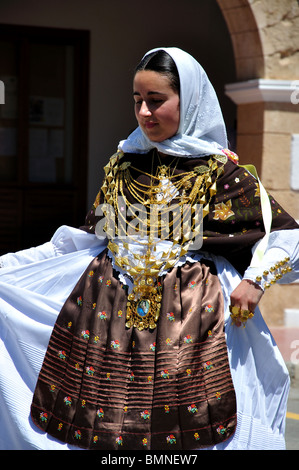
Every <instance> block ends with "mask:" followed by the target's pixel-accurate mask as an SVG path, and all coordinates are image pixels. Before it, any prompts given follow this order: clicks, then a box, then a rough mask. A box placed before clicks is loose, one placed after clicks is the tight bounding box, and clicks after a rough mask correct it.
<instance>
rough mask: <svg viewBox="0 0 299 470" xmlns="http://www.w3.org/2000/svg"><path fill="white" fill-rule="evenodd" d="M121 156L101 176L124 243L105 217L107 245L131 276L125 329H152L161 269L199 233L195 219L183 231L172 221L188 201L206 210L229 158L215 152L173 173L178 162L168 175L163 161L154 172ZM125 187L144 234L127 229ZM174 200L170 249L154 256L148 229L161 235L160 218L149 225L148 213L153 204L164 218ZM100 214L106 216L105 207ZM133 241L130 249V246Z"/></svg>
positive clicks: (155, 243)
mask: <svg viewBox="0 0 299 470" xmlns="http://www.w3.org/2000/svg"><path fill="white" fill-rule="evenodd" d="M122 157H123V153H122V152H117V153H116V154H115V155H113V156H112V157H111V159H110V161H109V163H108V164H107V165H106V166H105V167H104V171H105V178H104V182H103V186H102V191H103V194H104V201H105V203H107V204H110V205H111V206H112V207H113V209H114V213H115V216H116V219H117V221H118V223H119V224H120V225H121V228H122V230H123V233H125V241H123V240H121V239H120V235H121V234H120V233H119V232H120V231H119V227H118V224H115V227H111V226H110V225H109V220H108V222H107V224H106V226H105V227H104V229H105V230H106V233H107V236H108V238H110V241H109V243H108V248H109V250H110V251H111V253H112V254H113V256H114V261H115V264H116V265H117V266H119V267H120V268H121V269H122V270H123V271H125V272H126V273H127V274H128V275H129V276H130V277H131V278H132V279H133V289H132V292H130V294H129V295H128V300H127V317H126V320H127V322H126V327H127V328H131V327H135V328H138V329H139V330H143V329H144V328H150V329H154V328H155V327H156V325H157V321H158V319H159V315H160V308H161V299H162V292H161V284H160V282H159V276H160V273H161V272H162V271H166V270H168V269H170V268H172V267H174V266H175V264H176V263H177V261H178V260H179V259H180V258H181V257H182V256H184V255H185V254H186V253H187V252H188V249H189V246H190V244H191V242H192V237H193V238H194V236H196V234H198V233H199V232H200V226H197V223H198V222H199V221H198V220H196V217H194V220H192V224H191V225H190V226H188V230H187V231H186V230H184V231H183V234H182V235H181V234H180V235H178V234H177V233H176V232H175V230H174V228H175V226H176V223H177V222H178V221H179V222H180V220H179V219H180V217H181V215H182V211H183V209H184V207H185V205H186V204H188V205H189V206H190V207H191V208H194V207H195V206H196V205H197V204H201V205H202V207H203V217H205V216H206V215H207V214H208V213H209V203H210V199H211V197H212V196H213V195H214V194H215V193H216V181H217V179H218V177H219V176H220V175H221V174H222V172H223V171H224V170H223V167H224V165H225V163H226V161H227V157H222V156H218V155H214V156H213V157H211V158H210V159H209V160H208V162H207V165H200V166H198V167H196V168H194V169H193V170H191V171H189V172H184V173H181V174H178V175H175V174H174V172H175V169H176V166H177V163H178V161H177V162H176V165H175V168H174V169H173V171H172V174H171V168H170V166H166V165H164V164H161V165H158V167H157V170H156V173H155V175H153V174H149V173H146V172H143V171H141V170H139V169H138V168H135V167H133V166H131V163H130V162H127V161H125V162H122V161H121V159H122ZM160 163H161V162H160ZM172 163H173V162H172ZM219 163H220V165H219ZM152 166H153V165H152ZM130 169H134V170H137V171H138V172H140V173H141V174H144V175H146V176H148V177H149V178H150V181H151V182H150V185H146V184H144V183H140V182H138V181H136V179H134V178H133V177H132V175H131V172H130ZM152 173H153V171H152ZM154 183H155V184H154ZM124 187H125V188H126V190H127V191H128V192H129V194H130V195H131V197H132V198H133V200H135V201H137V202H138V203H139V204H141V205H142V207H143V209H142V210H141V214H139V216H136V217H135V219H134V220H137V222H138V223H141V222H143V223H144V222H145V227H146V234H143V237H142V238H141V237H138V238H137V237H134V236H132V232H131V231H130V229H131V221H130V220H129V218H128V216H127V214H128V213H130V208H132V207H133V206H134V204H131V203H130V202H129V201H128V199H127V197H126V196H125V193H124ZM167 188H168V189H167ZM119 196H121V198H122V199H121V200H122V201H123V204H124V206H125V207H126V208H128V211H127V210H126V211H125V213H123V210H122V207H119V200H118V198H119ZM157 196H158V197H157ZM174 198H175V199H177V200H178V203H177V207H178V212H177V215H176V216H174V217H173V219H172V220H171V221H170V222H169V226H170V228H171V232H170V233H169V234H168V238H167V240H168V243H169V248H167V249H166V250H165V251H164V252H163V253H162V256H161V258H160V259H158V258H157V256H156V249H157V246H158V243H159V242H161V238H160V237H156V238H155V237H154V236H153V235H152V231H153V229H155V230H156V229H157V233H158V235H161V233H162V227H161V221H159V220H158V219H157V220H156V221H155V222H154V223H153V222H152V220H151V219H149V218H148V213H149V212H150V210H152V209H153V208H154V209H156V210H160V212H161V218H162V215H164V214H166V212H167V210H168V211H169V205H170V203H171V201H172V200H173V199H174ZM103 212H104V214H105V211H104V210H103ZM141 216H142V217H141ZM155 233H156V232H155ZM131 243H132V244H133V249H131V248H130V244H131ZM136 246H137V247H138V246H139V247H140V250H139V251H140V252H139V253H137V252H136ZM134 247H135V248H134ZM134 251H135V252H134ZM137 251H138V250H137ZM123 253H125V255H123ZM129 255H130V259H131V260H134V262H133V263H132V261H131V262H130V261H129Z"/></svg>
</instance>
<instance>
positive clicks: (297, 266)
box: [243, 229, 299, 290]
mask: <svg viewBox="0 0 299 470" xmlns="http://www.w3.org/2000/svg"><path fill="white" fill-rule="evenodd" d="M259 243H260V242H258V243H256V244H255V246H254V247H253V252H254V251H255V250H256V248H257V246H258V244H259ZM243 279H249V280H251V281H253V282H255V283H256V284H258V285H259V286H260V287H261V288H262V289H263V290H264V289H266V288H268V287H270V285H272V284H274V283H279V284H289V283H290V282H294V281H296V280H298V279H299V229H293V230H278V231H276V232H271V233H270V237H269V242H268V247H267V249H266V251H265V254H264V257H263V260H262V262H261V264H260V266H258V267H252V266H249V267H248V268H247V269H246V271H245V273H244V277H243Z"/></svg>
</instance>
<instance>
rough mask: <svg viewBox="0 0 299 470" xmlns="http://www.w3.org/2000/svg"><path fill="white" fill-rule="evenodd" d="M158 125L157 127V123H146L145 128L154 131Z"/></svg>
mask: <svg viewBox="0 0 299 470" xmlns="http://www.w3.org/2000/svg"><path fill="white" fill-rule="evenodd" d="M156 125H157V122H151V121H149V122H146V123H145V127H146V128H147V129H152V128H153V127H155V126H156Z"/></svg>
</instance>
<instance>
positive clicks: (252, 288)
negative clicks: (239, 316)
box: [230, 279, 264, 327]
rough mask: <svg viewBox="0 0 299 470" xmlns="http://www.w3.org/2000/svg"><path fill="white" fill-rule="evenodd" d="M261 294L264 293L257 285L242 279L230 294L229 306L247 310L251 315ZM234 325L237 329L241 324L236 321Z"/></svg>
mask: <svg viewBox="0 0 299 470" xmlns="http://www.w3.org/2000/svg"><path fill="white" fill-rule="evenodd" d="M263 293H264V291H263V290H262V289H261V288H260V287H259V286H258V285H257V284H255V283H254V282H252V281H250V280H249V279H243V280H242V281H241V282H240V284H239V285H238V286H237V287H236V289H235V290H234V291H233V292H232V293H231V296H230V300H231V306H232V307H238V308H241V309H242V310H249V311H250V312H252V313H253V312H254V310H255V308H256V306H257V305H258V303H259V301H260V300H261V298H262V296H263ZM235 324H236V326H238V327H239V326H241V324H242V323H241V322H238V321H237V322H236V323H235Z"/></svg>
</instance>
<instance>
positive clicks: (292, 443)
mask: <svg viewBox="0 0 299 470" xmlns="http://www.w3.org/2000/svg"><path fill="white" fill-rule="evenodd" d="M270 330H271V333H272V335H273V337H274V339H275V341H276V343H277V345H278V347H279V349H280V352H281V354H282V356H283V358H284V360H285V362H286V364H287V366H288V369H289V372H290V376H291V390H290V395H289V400H288V411H287V419H286V447H287V450H299V328H284V327H272V328H271V327H270Z"/></svg>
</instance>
